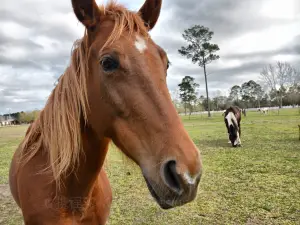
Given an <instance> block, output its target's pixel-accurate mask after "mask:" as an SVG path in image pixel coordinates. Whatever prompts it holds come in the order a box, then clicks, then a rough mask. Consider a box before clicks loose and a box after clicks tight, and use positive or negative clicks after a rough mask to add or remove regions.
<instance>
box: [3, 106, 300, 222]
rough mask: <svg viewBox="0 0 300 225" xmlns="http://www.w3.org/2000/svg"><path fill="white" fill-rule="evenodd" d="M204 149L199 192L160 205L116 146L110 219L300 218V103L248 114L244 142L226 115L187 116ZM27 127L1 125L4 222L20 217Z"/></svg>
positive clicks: (187, 124) (111, 157) (244, 121)
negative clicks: (19, 171) (19, 168)
mask: <svg viewBox="0 0 300 225" xmlns="http://www.w3.org/2000/svg"><path fill="white" fill-rule="evenodd" d="M182 119H183V121H184V124H185V127H186V129H187V130H188V132H189V134H190V135H191V137H192V138H193V140H194V142H195V143H196V145H197V146H198V147H199V150H200V151H201V154H202V160H203V166H204V173H203V176H202V179H201V182H200V185H199V192H198V196H197V199H196V200H195V201H194V202H192V203H190V204H187V205H185V206H183V207H179V208H175V209H171V210H167V211H164V210H161V209H160V208H159V206H158V205H157V204H156V203H155V202H154V200H152V197H150V193H149V191H148V189H147V187H146V183H145V181H144V180H143V178H142V176H141V172H140V169H139V168H138V167H137V166H136V165H134V164H133V163H132V162H130V161H129V160H127V159H125V157H124V156H123V155H122V153H120V152H119V151H118V150H117V149H116V148H115V147H114V146H113V145H112V146H111V148H110V151H109V155H108V161H107V163H106V165H105V166H106V168H107V172H108V176H109V179H110V182H111V185H112V188H113V204H112V210H111V215H110V219H109V224H111V225H112V224H145V225H146V224H147V225H149V224H160V225H163V224H172V225H173V224H174V225H175V224H195V225H196V224H197V225H199V224H300V141H299V140H298V124H300V114H299V113H298V109H283V110H281V111H280V115H277V114H276V113H274V112H270V113H269V115H263V114H260V113H258V112H248V113H247V117H244V116H243V117H242V121H241V129H242V135H241V140H242V146H243V147H242V148H232V147H231V145H230V144H228V143H227V141H228V138H227V134H226V128H225V124H224V121H223V117H222V116H221V114H213V117H212V118H207V117H206V115H197V116H191V118H190V120H189V119H188V117H185V116H183V117H182ZM26 129H27V126H16V127H7V128H0V224H5V225H10V224H11V225H12V224H14V225H15V224H21V216H20V215H21V214H20V211H19V210H18V209H17V206H16V205H15V203H14V201H13V200H12V199H11V197H10V192H9V188H8V169H9V164H10V160H11V157H12V154H13V152H14V151H15V149H16V147H17V145H18V144H19V143H20V141H21V139H22V137H23V135H24V134H25V131H26Z"/></svg>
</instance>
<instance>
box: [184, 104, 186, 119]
mask: <svg viewBox="0 0 300 225" xmlns="http://www.w3.org/2000/svg"><path fill="white" fill-rule="evenodd" d="M184 115H185V116H186V102H185V103H184Z"/></svg>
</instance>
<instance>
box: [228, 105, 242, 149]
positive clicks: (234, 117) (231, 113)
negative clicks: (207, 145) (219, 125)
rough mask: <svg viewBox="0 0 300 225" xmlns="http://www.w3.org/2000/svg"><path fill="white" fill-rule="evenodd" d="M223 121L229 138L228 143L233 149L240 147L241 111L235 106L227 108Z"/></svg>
mask: <svg viewBox="0 0 300 225" xmlns="http://www.w3.org/2000/svg"><path fill="white" fill-rule="evenodd" d="M224 121H225V125H226V128H227V132H228V136H229V143H231V145H232V146H233V147H237V146H241V144H242V142H241V139H240V137H241V125H240V122H241V110H240V109H239V108H238V107H236V106H231V107H229V108H228V109H226V111H225V113H224Z"/></svg>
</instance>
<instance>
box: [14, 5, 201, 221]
mask: <svg viewBox="0 0 300 225" xmlns="http://www.w3.org/2000/svg"><path fill="white" fill-rule="evenodd" d="M161 4H162V2H161V1H160V0H146V1H145V3H144V4H143V6H142V7H141V8H140V10H139V11H138V12H133V11H129V10H127V9H126V8H125V7H123V6H121V5H119V4H117V3H115V2H110V3H108V4H107V5H106V6H105V7H104V6H101V7H99V6H97V4H96V2H95V0H72V6H73V11H74V13H75V15H76V17H77V19H78V20H79V21H80V22H81V23H82V24H83V25H84V26H85V33H84V36H83V38H82V39H81V40H79V41H77V42H76V45H75V48H74V49H73V51H72V55H71V61H70V65H69V66H68V67H67V68H66V70H65V72H64V73H63V75H62V76H61V77H60V79H59V81H58V83H57V85H56V86H55V87H54V89H53V91H52V93H51V94H50V96H49V98H48V100H47V103H46V105H45V107H44V108H43V110H42V111H41V113H40V114H39V116H38V118H37V119H36V120H35V121H34V123H32V124H31V125H30V127H29V128H28V130H27V132H26V135H25V138H24V140H23V141H22V143H20V145H19V147H18V148H17V150H16V152H15V154H14V156H13V159H12V162H11V166H10V172H9V185H10V190H11V193H12V195H13V198H14V200H15V201H16V203H17V204H18V206H19V207H20V208H21V211H22V215H23V219H24V222H25V224H26V225H33V224H38V225H42V224H55V225H62V224H63V225H68V224H81V225H82V224H88V225H99V224H106V222H107V220H108V217H109V212H110V207H111V202H112V192H111V187H110V184H109V180H108V177H107V175H106V172H105V170H104V167H103V164H104V162H105V159H106V155H107V151H108V146H109V143H110V142H111V141H112V142H113V143H114V144H115V145H116V146H117V147H118V148H119V149H120V150H121V151H122V152H123V153H124V154H125V155H126V156H127V157H129V158H130V159H131V160H133V161H134V162H135V163H136V164H137V165H138V166H139V167H140V169H141V171H142V175H143V177H144V180H145V182H146V184H147V187H148V189H149V191H150V193H151V195H152V196H153V198H154V199H155V200H156V202H157V204H158V205H159V206H160V207H161V208H163V209H170V208H173V207H177V206H181V205H184V204H186V203H188V202H191V201H193V200H194V199H195V197H196V195H197V188H198V184H199V181H200V177H201V171H202V162H201V157H200V153H199V150H198V148H197V147H196V146H195V144H194V142H193V141H192V139H191V138H190V137H189V135H188V133H187V131H186V130H185V128H184V126H183V123H182V121H181V119H180V117H179V115H178V114H177V112H176V109H175V107H174V105H173V104H172V101H171V97H170V94H169V91H168V88H167V84H166V76H167V70H168V65H169V61H168V58H167V54H166V52H165V51H164V50H163V49H162V48H161V47H160V46H158V45H157V44H156V43H155V42H154V41H153V40H152V39H151V37H150V34H149V31H150V30H151V29H152V28H153V27H154V26H155V24H156V22H157V20H158V18H159V14H160V9H161Z"/></svg>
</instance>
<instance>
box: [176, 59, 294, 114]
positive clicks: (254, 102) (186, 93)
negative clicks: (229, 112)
mask: <svg viewBox="0 0 300 225" xmlns="http://www.w3.org/2000/svg"><path fill="white" fill-rule="evenodd" d="M198 87H199V84H197V83H196V82H195V78H193V77H190V76H185V77H184V78H183V79H182V81H181V83H180V84H178V90H177V92H176V91H175V93H174V95H173V103H174V105H175V106H176V108H177V110H178V112H179V113H183V112H185V114H187V113H189V114H191V113H192V112H195V111H207V110H209V109H211V110H224V109H226V108H228V107H229V106H230V105H236V106H239V107H240V108H260V107H279V108H281V107H282V106H290V105H292V106H296V105H300V71H299V70H298V69H296V68H295V67H293V66H292V65H291V64H289V63H288V62H280V61H278V62H276V63H275V64H274V65H272V64H269V65H267V66H265V67H264V68H262V70H261V73H260V79H259V81H254V80H249V81H247V82H244V83H242V84H236V85H233V86H232V87H231V88H230V89H229V95H228V96H226V95H222V94H220V93H221V91H219V92H218V93H219V94H217V95H216V96H215V97H213V98H208V99H207V97H204V96H203V95H201V96H199V94H198V92H197V88H198Z"/></svg>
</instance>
